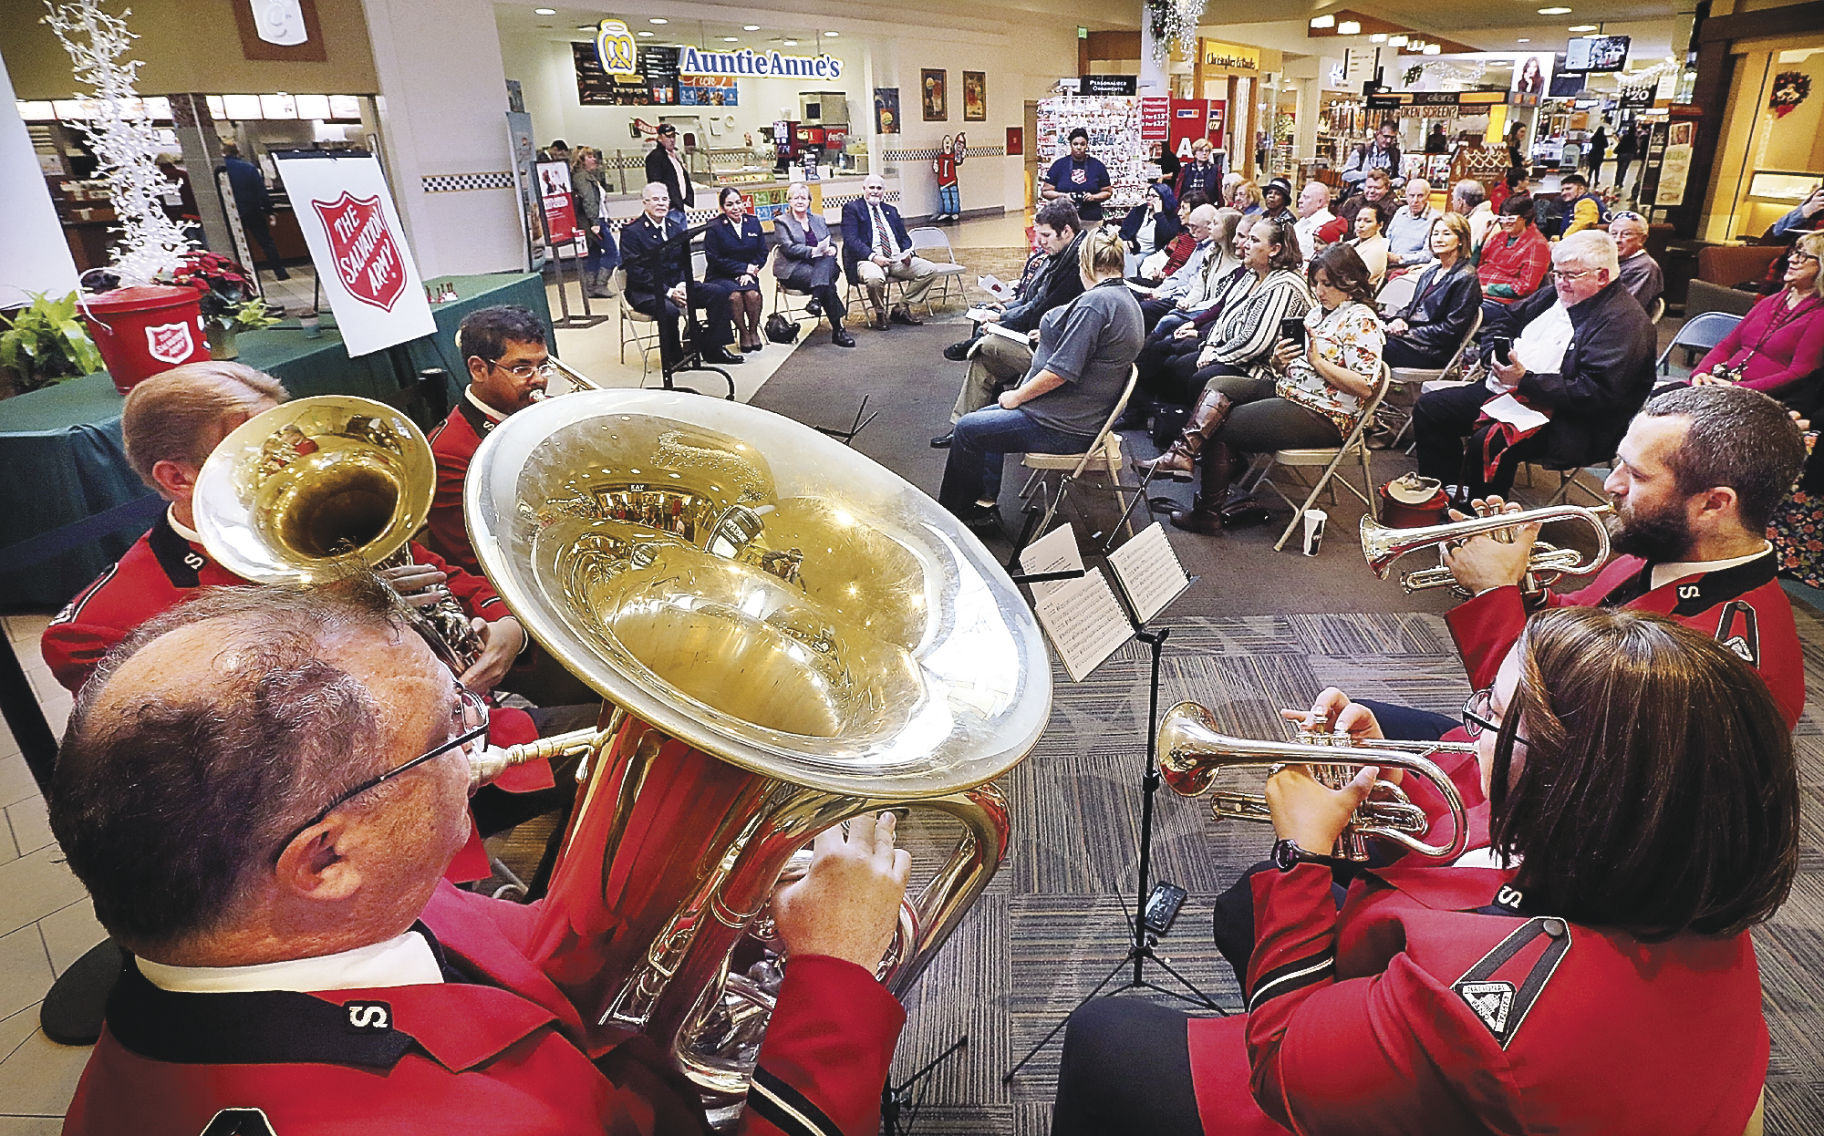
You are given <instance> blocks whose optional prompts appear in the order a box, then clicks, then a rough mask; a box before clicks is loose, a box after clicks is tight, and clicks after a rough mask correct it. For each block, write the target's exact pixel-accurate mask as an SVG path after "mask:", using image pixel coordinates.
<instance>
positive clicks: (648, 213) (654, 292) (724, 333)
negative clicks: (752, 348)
mask: <svg viewBox="0 0 1824 1136" xmlns="http://www.w3.org/2000/svg"><path fill="white" fill-rule="evenodd" d="M640 209H641V213H640V215H639V216H638V217H635V218H634V219H633V220H631V221H628V222H627V223H626V224H624V225H622V226H621V264H622V266H623V267H624V268H625V269H626V270H627V292H626V301H627V306H628V307H630V308H632V309H633V310H634V311H636V312H640V313H641V314H643V315H647V316H650V317H652V319H653V321H654V322H655V323H657V324H658V331H659V361H660V363H661V364H662V365H663V366H664V368H665V371H666V373H667V374H669V373H670V372H671V371H673V370H675V369H676V368H677V366H678V364H679V363H681V362H683V360H684V344H683V337H682V335H681V334H680V333H679V329H678V322H679V321H680V320H681V319H682V318H683V316H684V310H685V306H686V305H692V306H695V307H700V308H703V309H704V310H705V311H706V312H707V313H708V316H709V319H708V323H707V328H706V330H707V333H708V339H709V342H708V343H704V344H701V345H700V347H701V348H702V355H703V358H704V359H707V360H708V361H709V362H711V363H725V364H726V363H740V362H742V361H744V359H745V356H742V355H736V354H735V353H733V352H731V351H729V350H728V347H727V344H728V341H729V340H730V339H731V338H732V337H733V336H734V323H733V322H732V321H731V320H730V319H729V308H728V294H727V293H726V292H723V291H721V290H719V289H716V288H706V287H704V286H703V285H702V284H701V283H700V282H698V281H696V280H693V279H692V278H691V273H690V240H689V238H688V237H687V236H686V233H687V231H688V229H689V226H688V224H687V222H686V221H685V218H684V214H683V213H682V212H676V213H674V212H672V209H671V191H670V190H669V189H667V188H666V187H665V186H664V184H663V183H661V182H656V181H655V182H651V183H650V184H648V185H647V186H646V189H645V191H644V192H642V193H641V195H640Z"/></svg>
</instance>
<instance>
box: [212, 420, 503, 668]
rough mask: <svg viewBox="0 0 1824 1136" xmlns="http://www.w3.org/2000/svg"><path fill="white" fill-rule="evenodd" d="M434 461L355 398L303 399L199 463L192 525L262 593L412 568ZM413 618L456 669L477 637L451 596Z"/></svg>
mask: <svg viewBox="0 0 1824 1136" xmlns="http://www.w3.org/2000/svg"><path fill="white" fill-rule="evenodd" d="M436 490H437V466H436V460H435V459H434V458H433V457H432V456H431V446H430V443H429V442H427V441H425V438H424V432H423V431H421V430H419V429H418V426H417V424H416V423H414V422H413V421H412V420H411V419H410V418H407V417H406V416H405V414H404V412H402V411H399V410H395V409H393V408H392V407H390V406H388V405H386V404H385V403H384V402H375V401H374V400H373V399H369V398H357V397H355V396H353V395H317V396H315V397H312V398H300V399H295V400H293V401H291V402H287V403H283V404H281V405H279V406H275V407H273V408H272V409H271V410H268V411H265V412H264V413H261V414H256V415H254V416H253V417H252V418H249V419H248V420H247V421H246V422H243V423H242V424H241V425H240V426H239V427H237V428H236V429H235V430H234V431H233V432H232V433H230V434H229V435H228V436H227V437H226V438H224V439H222V441H221V444H220V445H218V446H216V447H215V449H214V450H213V451H211V452H210V454H209V459H208V460H207V461H205V462H204V463H203V468H202V472H201V473H200V474H199V475H198V477H197V482H196V492H195V495H194V497H193V498H192V501H191V509H192V512H194V513H195V516H196V528H197V532H198V534H200V535H201V536H202V538H203V544H204V546H205V547H207V548H208V549H209V555H211V556H213V557H215V559H216V560H217V562H219V563H220V564H221V565H222V566H223V567H225V568H227V569H228V570H229V571H231V572H233V573H234V574H235V575H237V576H241V577H243V578H245V579H248V580H252V581H254V582H255V583H260V584H310V583H315V582H317V581H320V580H324V579H331V578H334V577H335V576H336V575H337V574H339V573H340V572H341V571H342V569H341V568H340V567H339V564H340V562H342V561H343V559H344V558H346V557H350V556H353V557H358V558H359V559H361V560H362V561H364V562H365V563H367V564H369V565H372V566H373V567H375V568H387V567H392V566H394V565H398V564H405V563H408V562H409V559H410V551H409V550H408V549H407V547H406V545H407V542H409V541H410V540H411V538H412V534H413V533H414V532H416V531H418V528H419V526H421V525H423V524H424V519H425V517H427V516H429V515H430V511H431V498H432V496H433V495H434V494H435V493H436ZM414 618H415V619H417V620H418V621H419V623H420V624H421V626H423V627H424V629H425V630H426V631H427V632H428V633H430V634H432V635H434V636H435V637H436V638H437V639H439V640H441V641H442V642H443V643H444V644H445V645H446V646H447V647H448V648H449V649H450V653H451V655H452V656H453V657H454V658H455V660H456V661H457V662H458V663H460V664H461V665H463V666H465V667H466V666H467V665H468V664H470V663H472V662H474V661H475V658H476V656H477V655H479V654H480V653H481V642H480V639H479V637H478V636H477V635H476V634H475V632H474V631H473V630H472V629H471V628H470V626H469V619H468V616H467V615H466V614H464V612H463V610H462V606H461V605H460V604H458V603H457V602H456V599H455V597H454V596H452V595H450V593H449V590H448V589H446V588H442V587H441V586H440V587H439V588H438V589H437V596H436V599H435V601H434V602H433V603H432V604H430V605H429V606H427V607H424V608H420V609H417V610H416V612H415V615H414Z"/></svg>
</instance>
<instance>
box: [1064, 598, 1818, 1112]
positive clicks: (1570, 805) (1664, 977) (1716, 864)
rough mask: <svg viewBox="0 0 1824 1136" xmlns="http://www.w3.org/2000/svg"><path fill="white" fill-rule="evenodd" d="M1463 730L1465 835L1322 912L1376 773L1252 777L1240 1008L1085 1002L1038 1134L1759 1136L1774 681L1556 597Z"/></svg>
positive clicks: (1789, 760)
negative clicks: (1455, 853)
mask: <svg viewBox="0 0 1824 1136" xmlns="http://www.w3.org/2000/svg"><path fill="white" fill-rule="evenodd" d="M1326 698H1327V699H1328V700H1329V701H1330V702H1332V703H1336V704H1340V709H1339V710H1336V711H1334V712H1332V713H1333V716H1331V717H1329V718H1328V719H1327V720H1324V721H1319V722H1316V723H1315V725H1316V727H1317V728H1319V729H1323V730H1334V731H1335V732H1337V733H1341V734H1345V735H1348V736H1349V737H1350V738H1352V739H1355V740H1357V741H1362V742H1366V743H1368V744H1372V739H1375V738H1378V737H1380V727H1379V726H1378V725H1377V724H1376V723H1375V720H1374V716H1373V714H1372V713H1370V712H1369V711H1368V709H1367V708H1366V707H1364V706H1362V705H1360V704H1359V703H1354V704H1351V703H1348V702H1347V700H1346V699H1342V698H1335V699H1329V692H1327V693H1326ZM1320 701H1322V700H1320ZM1463 717H1464V725H1465V728H1466V730H1468V731H1469V732H1470V733H1471V734H1472V735H1473V736H1474V738H1475V742H1476V746H1477V751H1476V758H1477V764H1478V766H1479V768H1480V771H1481V781H1482V784H1483V786H1484V787H1485V788H1486V791H1487V795H1488V801H1489V805H1488V814H1487V815H1488V817H1489V828H1488V829H1487V835H1486V837H1485V838H1484V839H1481V840H1478V841H1474V842H1472V846H1471V850H1470V851H1468V852H1466V853H1465V854H1463V855H1462V856H1460V857H1459V858H1458V859H1457V860H1455V861H1454V862H1452V863H1449V864H1433V863H1412V862H1410V861H1411V860H1412V857H1407V859H1406V860H1403V861H1399V862H1395V863H1391V864H1387V865H1386V866H1382V867H1377V868H1375V869H1373V870H1372V871H1371V872H1362V873H1359V874H1357V875H1356V877H1355V879H1354V882H1353V883H1351V884H1350V886H1349V890H1348V893H1347V896H1346V898H1345V900H1344V902H1343V904H1342V906H1341V908H1340V910H1339V908H1338V905H1337V903H1336V900H1335V897H1334V895H1333V894H1332V891H1331V888H1332V884H1333V879H1332V867H1333V864H1332V863H1331V862H1330V857H1329V856H1328V855H1325V853H1328V852H1329V851H1330V849H1331V848H1332V845H1333V843H1334V841H1335V840H1336V838H1337V836H1338V834H1339V833H1340V832H1341V831H1342V829H1343V827H1344V824H1345V822H1346V821H1347V820H1348V819H1349V817H1350V815H1351V813H1352V812H1353V811H1354V810H1355V808H1356V806H1357V805H1359V804H1360V803H1361V802H1362V801H1363V800H1364V799H1365V798H1366V797H1367V795H1368V792H1369V790H1370V787H1371V785H1372V784H1373V782H1374V772H1373V770H1372V769H1364V770H1362V771H1361V775H1360V776H1357V777H1356V778H1355V779H1354V780H1353V781H1351V782H1350V783H1349V784H1348V785H1347V786H1346V787H1344V788H1342V789H1330V788H1326V787H1325V786H1323V785H1320V784H1319V783H1317V782H1316V781H1314V780H1313V779H1312V778H1311V777H1310V775H1309V773H1308V771H1307V769H1306V767H1303V766H1289V767H1286V768H1285V769H1283V770H1282V771H1281V772H1279V773H1277V774H1276V775H1274V776H1273V777H1272V778H1271V779H1270V780H1269V781H1268V782H1267V794H1266V795H1267V803H1268V806H1269V808H1270V809H1271V811H1272V816H1273V827H1274V830H1275V833H1276V835H1277V836H1278V837H1279V843H1278V844H1277V845H1275V847H1274V853H1273V859H1272V866H1271V867H1265V866H1263V868H1262V869H1261V870H1259V871H1257V872H1255V873H1254V875H1253V876H1252V878H1251V884H1252V888H1251V892H1252V898H1253V914H1254V923H1255V928H1256V930H1255V938H1254V949H1253V953H1252V956H1251V957H1250V958H1249V959H1248V961H1247V975H1246V982H1245V988H1246V990H1247V994H1248V1003H1247V1012H1246V1013H1245V1014H1243V1015H1237V1016H1235V1017H1230V1018H1198V1019H1187V1018H1186V1016H1185V1015H1183V1014H1180V1013H1177V1012H1175V1011H1172V1010H1169V1009H1166V1008H1164V1007H1159V1006H1154V1005H1150V1004H1147V1003H1141V1002H1138V1001H1132V1000H1127V999H1112V998H1108V999H1099V1000H1097V1001H1094V1002H1092V1003H1090V1005H1089V1006H1088V1007H1086V1008H1085V1009H1084V1010H1080V1011H1078V1013H1077V1014H1076V1015H1073V1017H1072V1020H1071V1025H1070V1032H1069V1033H1067V1034H1066V1035H1065V1040H1064V1056H1063V1062H1062V1066H1061V1068H1060V1071H1059V1078H1058V1098H1057V1102H1058V1104H1057V1110H1056V1113H1055V1118H1054V1121H1053V1127H1052V1132H1053V1134H1054V1136H1087V1134H1090V1133H1101V1132H1129V1131H1144V1132H1153V1133H1194V1132H1212V1133H1215V1132H1222V1133H1257V1132H1258V1133H1273V1132H1282V1131H1284V1130H1285V1129H1286V1128H1290V1129H1292V1130H1294V1131H1297V1132H1300V1133H1306V1134H1310V1136H1328V1134H1332V1133H1336V1134H1341V1133H1348V1134H1350V1136H1376V1134H1379V1133H1395V1132H1402V1133H1404V1132H1421V1131H1422V1132H1452V1133H1472V1132H1475V1133H1483V1132H1516V1133H1519V1132H1526V1133H1533V1132H1556V1133H1573V1134H1582V1133H1591V1134H1593V1133H1613V1132H1651V1133H1654V1134H1656V1136H1685V1134H1689V1136H1698V1134H1700V1133H1701V1134H1705V1136H1715V1134H1723V1136H1734V1134H1735V1133H1740V1132H1744V1131H1749V1132H1758V1131H1759V1130H1760V1123H1759V1117H1760V1112H1759V1108H1758V1106H1757V1103H1756V1102H1757V1099H1758V1098H1759V1095H1760V1092H1761V1086H1762V1083H1763V1081H1764V1080H1765V1078H1766V1074H1767V1056H1768V1049H1769V1045H1768V1033H1767V1024H1766V1021H1765V1020H1764V1018H1763V1017H1762V1013H1761V986H1760V977H1759V973H1758V971H1757V969H1756V965H1755V957H1754V945H1753V942H1752V941H1751V939H1750V937H1749V929H1750V928H1751V927H1753V926H1754V925H1755V924H1757V923H1761V922H1764V921H1765V920H1767V919H1768V918H1769V917H1771V916H1772V915H1773V913H1774V912H1775V911H1776V910H1777V909H1778V908H1779V906H1780V904H1781V903H1783V902H1784V901H1785V898H1786V895H1787V892H1788V891H1789V890H1790V888H1791V886H1792V881H1793V877H1794V874H1795V873H1796V871H1797V868H1798V835H1799V810H1798V800H1799V790H1798V778H1797V772H1796V767H1795V764H1794V760H1793V752H1792V738H1791V735H1790V734H1789V733H1788V731H1787V729H1786V724H1785V721H1784V720H1783V719H1782V717H1781V715H1780V711H1779V708H1778V707H1777V706H1776V705H1775V703H1774V701H1773V697H1772V696H1771V695H1770V694H1769V693H1768V691H1767V687H1766V685H1765V684H1764V683H1763V682H1762V681H1761V680H1760V678H1759V677H1758V676H1757V675H1756V674H1755V672H1754V670H1753V669H1752V668H1751V667H1750V666H1749V665H1748V664H1747V663H1745V662H1743V661H1742V660H1741V659H1740V658H1739V657H1737V656H1736V655H1735V653H1734V652H1733V651H1731V650H1730V649H1729V648H1727V647H1725V646H1723V645H1722V644H1720V643H1718V642H1717V641H1716V640H1715V639H1714V638H1712V637H1711V636H1709V635H1705V634H1703V633H1701V632H1698V631H1694V630H1691V629H1689V628H1686V627H1683V626H1680V625H1679V624H1676V623H1673V622H1672V621H1670V620H1668V619H1666V618H1664V617H1662V616H1658V615H1650V614H1646V613H1641V612H1634V611H1628V610H1625V609H1611V608H1599V607H1598V608H1587V607H1585V608H1554V609H1549V610H1547V611H1545V612H1542V613H1540V614H1539V615H1536V616H1534V617H1533V619H1532V621H1531V622H1530V623H1529V624H1528V625H1527V629H1526V632H1525V633H1524V634H1523V635H1522V636H1521V639H1520V641H1519V643H1518V644H1516V645H1515V647H1514V649H1513V651H1512V652H1511V653H1510V654H1509V655H1508V657H1507V660H1506V661H1505V662H1504V663H1503V664H1502V666H1501V669H1500V672H1499V673H1498V675H1497V677H1496V679H1495V684H1494V686H1493V687H1492V688H1491V689H1489V690H1484V691H1478V692H1477V694H1476V695H1475V696H1474V697H1472V698H1471V699H1470V702H1469V704H1468V705H1467V706H1465V707H1464V710H1463ZM1472 827H1473V826H1472ZM1275 869H1277V870H1275Z"/></svg>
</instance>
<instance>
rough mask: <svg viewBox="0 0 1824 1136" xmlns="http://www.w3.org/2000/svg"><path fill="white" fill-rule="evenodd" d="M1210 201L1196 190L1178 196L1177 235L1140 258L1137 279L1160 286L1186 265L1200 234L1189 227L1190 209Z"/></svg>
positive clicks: (1145, 284)
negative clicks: (1183, 195) (1151, 252)
mask: <svg viewBox="0 0 1824 1136" xmlns="http://www.w3.org/2000/svg"><path fill="white" fill-rule="evenodd" d="M1208 204H1209V198H1207V197H1205V196H1204V195H1203V194H1202V193H1198V192H1195V191H1193V192H1192V193H1191V194H1190V195H1189V196H1187V197H1180V198H1179V199H1178V208H1177V211H1176V212H1177V218H1178V223H1177V225H1176V226H1175V227H1176V229H1177V233H1176V235H1175V236H1173V237H1172V239H1171V242H1170V243H1169V244H1166V245H1164V246H1163V247H1161V248H1159V249H1156V250H1155V251H1154V252H1153V255H1152V256H1150V257H1147V258H1146V259H1145V260H1143V261H1141V262H1140V266H1139V270H1138V272H1139V274H1138V276H1136V277H1135V278H1134V283H1136V284H1140V285H1142V286H1144V287H1149V288H1151V287H1157V286H1158V285H1159V283H1160V282H1161V281H1163V280H1164V279H1165V278H1166V277H1168V276H1170V275H1171V274H1172V273H1174V272H1176V271H1178V270H1179V269H1180V268H1183V267H1184V262H1185V261H1187V260H1189V259H1190V258H1191V253H1193V252H1195V251H1196V249H1197V237H1196V235H1195V234H1194V233H1192V232H1191V230H1190V223H1191V213H1192V212H1194V211H1195V210H1196V208H1197V207H1198V206H1199V205H1208Z"/></svg>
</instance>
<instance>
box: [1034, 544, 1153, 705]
mask: <svg viewBox="0 0 1824 1136" xmlns="http://www.w3.org/2000/svg"><path fill="white" fill-rule="evenodd" d="M1033 611H1034V613H1035V614H1037V615H1038V617H1039V626H1040V627H1043V628H1044V629H1045V635H1046V637H1047V638H1049V639H1050V640H1051V645H1052V647H1053V648H1054V649H1055V650H1056V651H1057V652H1058V661H1059V662H1062V663H1063V664H1064V669H1065V670H1066V671H1068V672H1069V673H1070V678H1071V681H1072V682H1082V681H1083V680H1084V679H1085V678H1087V677H1088V676H1089V674H1090V672H1091V671H1093V670H1095V669H1096V668H1097V667H1098V666H1100V665H1101V664H1102V661H1103V660H1104V659H1106V658H1108V657H1109V656H1110V655H1112V654H1114V653H1115V652H1116V651H1117V650H1119V649H1120V647H1121V644H1123V643H1125V642H1127V641H1128V639H1129V638H1131V637H1132V636H1133V634H1134V629H1133V625H1132V624H1130V623H1129V622H1128V621H1127V614H1126V613H1125V612H1123V611H1122V610H1121V601H1119V600H1117V599H1115V593H1114V590H1113V589H1112V588H1110V587H1109V586H1108V577H1107V576H1104V575H1103V574H1102V569H1100V568H1092V569H1090V570H1089V572H1088V573H1087V574H1086V575H1083V576H1080V577H1078V578H1077V579H1075V580H1064V581H1061V582H1059V583H1057V584H1055V585H1049V586H1048V590H1047V592H1046V593H1045V595H1044V596H1042V597H1038V598H1037V602H1035V603H1034V605H1033Z"/></svg>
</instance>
